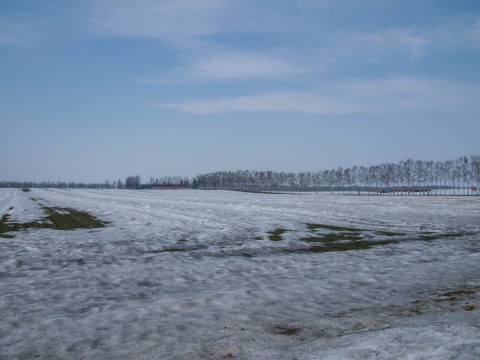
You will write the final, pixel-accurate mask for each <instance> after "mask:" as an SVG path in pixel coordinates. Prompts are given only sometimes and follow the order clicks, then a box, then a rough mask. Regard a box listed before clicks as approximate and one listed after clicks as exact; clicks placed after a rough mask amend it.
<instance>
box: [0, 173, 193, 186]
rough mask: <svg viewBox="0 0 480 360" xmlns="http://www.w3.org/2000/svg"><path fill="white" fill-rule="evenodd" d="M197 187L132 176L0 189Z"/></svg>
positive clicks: (11, 183)
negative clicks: (123, 178)
mask: <svg viewBox="0 0 480 360" xmlns="http://www.w3.org/2000/svg"><path fill="white" fill-rule="evenodd" d="M195 186H196V180H195V179H193V182H191V181H190V179H189V178H186V177H180V176H165V177H163V178H161V179H158V178H157V179H154V178H153V177H152V178H150V182H149V183H147V184H142V183H141V178H140V175H131V176H127V177H126V178H125V181H122V180H120V179H119V180H117V181H113V182H110V181H108V180H106V181H105V182H104V183H83V182H65V181H56V182H55V181H41V182H33V181H0V188H19V189H22V188H23V189H27V188H52V189H152V188H155V187H176V188H191V187H195Z"/></svg>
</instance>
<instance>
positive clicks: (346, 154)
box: [0, 0, 480, 181]
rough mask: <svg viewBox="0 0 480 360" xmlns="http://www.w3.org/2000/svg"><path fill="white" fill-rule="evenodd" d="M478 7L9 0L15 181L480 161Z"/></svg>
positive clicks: (7, 161) (5, 166) (4, 126)
mask: <svg viewBox="0 0 480 360" xmlns="http://www.w3.org/2000/svg"><path fill="white" fill-rule="evenodd" d="M479 64H480V2H479V1H476V0H455V1H453V0H450V1H447V0H422V1H411V0H404V1H393V0H391V1H390V0H346V1H330V0H317V1H310V0H304V1H293V0H292V1H290V0H276V1H273V0H270V1H261V0H256V1H254V0H251V1H250V0H196V1H194V0H170V1H160V0H157V1H153V0H135V1H134V0H115V1H113V0H92V1H90V0H82V1H80V0H79V1H75V0H72V1H56V0H51V1H48V0H42V1H41V0H17V1H16V0H9V1H1V2H0V69H1V70H0V99H1V100H0V126H1V127H0V128H1V131H0V154H1V156H0V180H7V179H10V180H14V179H15V180H34V181H40V180H65V181H71V180H74V181H105V180H106V179H108V180H110V181H112V180H116V179H119V178H120V179H124V178H125V176H127V175H131V174H140V175H141V177H142V178H143V179H144V180H148V178H150V177H151V176H153V177H161V176H164V175H174V174H177V175H182V176H195V175H196V174H198V173H205V172H210V171H216V170H237V169H252V170H256V169H265V170H266V169H271V170H279V171H303V170H312V171H316V170H320V169H329V168H336V167H339V166H343V167H347V166H351V165H355V164H356V165H371V164H376V163H381V162H386V161H389V162H396V161H399V160H402V159H405V158H407V157H412V158H421V159H425V160H427V159H428V160H429V159H432V160H445V159H450V158H455V157H457V156H461V155H473V154H479V153H480V141H479V134H480V65H479Z"/></svg>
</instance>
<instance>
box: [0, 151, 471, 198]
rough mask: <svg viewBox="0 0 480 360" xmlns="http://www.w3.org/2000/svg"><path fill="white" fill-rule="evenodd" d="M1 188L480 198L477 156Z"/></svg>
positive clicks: (13, 183)
mask: <svg viewBox="0 0 480 360" xmlns="http://www.w3.org/2000/svg"><path fill="white" fill-rule="evenodd" d="M0 187H10V188H69V189H156V188H157V189H158V188H159V189H166V188H175V189H192V188H193V189H197V188H198V189H205V190H237V191H261V192H265V191H268V192H300V191H310V192H312V191H313V192H326V193H365V192H367V193H395V194H411V193H429V192H432V191H435V193H436V194H459V195H467V194H477V195H478V194H480V191H478V189H480V155H474V156H470V157H467V156H463V157H460V158H457V159H454V160H447V161H424V160H413V159H407V160H404V161H400V162H398V163H384V164H380V165H374V166H352V167H348V168H343V167H339V168H337V169H331V170H321V171H317V172H310V171H307V172H300V173H293V172H277V171H250V170H238V171H217V172H214V173H208V174H201V175H198V176H197V177H196V178H193V179H190V178H188V177H181V176H165V177H162V178H153V177H151V178H150V180H149V181H148V182H147V183H143V184H142V182H141V179H140V176H139V175H135V176H133V175H132V176H127V177H126V179H125V181H122V180H117V181H113V182H110V181H108V180H107V181H105V182H104V183H82V182H68V183H67V182H60V181H58V182H51V181H43V182H18V181H0Z"/></svg>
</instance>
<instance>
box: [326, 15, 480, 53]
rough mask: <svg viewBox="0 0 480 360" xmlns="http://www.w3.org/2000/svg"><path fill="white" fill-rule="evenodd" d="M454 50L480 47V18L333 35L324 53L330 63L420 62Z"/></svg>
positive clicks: (328, 40)
mask: <svg viewBox="0 0 480 360" xmlns="http://www.w3.org/2000/svg"><path fill="white" fill-rule="evenodd" d="M451 48H463V49H478V48H480V18H479V17H477V18H472V17H460V18H458V17H454V18H451V19H449V20H448V21H446V22H445V23H443V24H441V25H438V26H435V27H432V28H422V29H419V28H413V27H391V28H387V29H382V30H378V31H370V32H362V31H353V32H352V31H350V32H342V33H336V34H331V35H329V36H328V37H327V42H326V45H324V47H323V48H322V49H321V51H320V52H321V53H323V56H324V59H325V60H329V61H338V60H339V59H351V58H355V59H358V58H361V59H362V60H365V61H368V62H384V61H389V60H391V59H392V58H398V57H400V58H405V59H407V60H408V61H416V60H419V59H422V58H423V57H425V56H427V55H429V54H431V53H434V52H437V51H442V50H448V49H451Z"/></svg>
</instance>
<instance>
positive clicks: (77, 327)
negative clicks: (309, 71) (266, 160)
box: [0, 189, 480, 359]
mask: <svg viewBox="0 0 480 360" xmlns="http://www.w3.org/2000/svg"><path fill="white" fill-rule="evenodd" d="M32 199H35V201H34V200H32ZM42 205H43V206H48V207H62V208H73V209H77V210H82V211H87V212H89V213H91V214H92V215H94V216H95V217H96V218H98V219H100V220H102V221H108V222H109V224H108V225H107V226H106V227H103V228H98V229H79V230H73V231H61V230H54V229H33V228H32V229H29V230H22V231H16V232H9V233H6V235H11V236H14V237H13V238H3V237H0V320H1V321H0V359H16V358H22V359H23V358H24V359H33V358H38V359H51V358H54V359H66V358H71V359H177V358H178V359H210V358H211V359H222V358H224V357H230V355H231V357H232V358H234V359H392V358H394V359H396V358H399V359H401V358H408V359H435V358H436V359H447V358H452V359H478V358H480V315H479V309H478V308H475V306H477V307H478V306H479V305H480V301H479V299H480V296H479V295H478V294H479V293H480V198H478V197H445V198H442V197H428V196H425V197H419V196H415V197H375V196H371V197H367V196H327V195H277V194H248V193H237V192H226V191H225V192H224V191H194V190H187V191H127V190H123V191H116V190H47V189H32V191H31V192H23V191H20V190H15V189H0V211H1V213H0V217H1V216H3V215H4V214H7V213H8V214H9V218H8V221H10V222H17V223H22V222H23V223H26V222H29V221H32V220H38V219H40V218H41V217H42V216H43V212H42V207H41V206H42ZM307 224H310V226H309V225H307ZM312 224H313V225H312ZM278 229H282V231H281V232H280V233H281V236H280V239H276V240H277V241H272V240H271V238H272V237H271V236H272V233H274V232H275V231H277V230H278ZM348 229H350V230H348ZM1 235H2V234H0V236H1ZM327 235H328V236H332V237H335V239H336V240H335V244H338V243H340V244H350V240H349V237H351V239H357V238H358V239H360V240H359V241H364V243H365V244H366V243H367V242H368V246H365V247H364V248H359V249H352V250H349V251H335V250H339V248H336V247H332V248H328V244H326V242H323V243H322V242H319V243H313V242H308V241H306V240H305V239H311V238H312V239H314V240H315V239H317V238H322V239H324V238H323V237H324V236H327ZM329 239H330V238H329ZM312 241H313V240H312ZM315 241H316V240H315ZM375 242H378V244H375ZM322 246H327V247H326V248H325V251H323V249H324V248H322ZM342 246H343V245H342ZM314 248H315V249H317V250H318V249H321V250H322V251H311V250H312V249H314ZM342 249H343V250H345V249H344V248H342ZM327 250H328V251H327Z"/></svg>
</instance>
